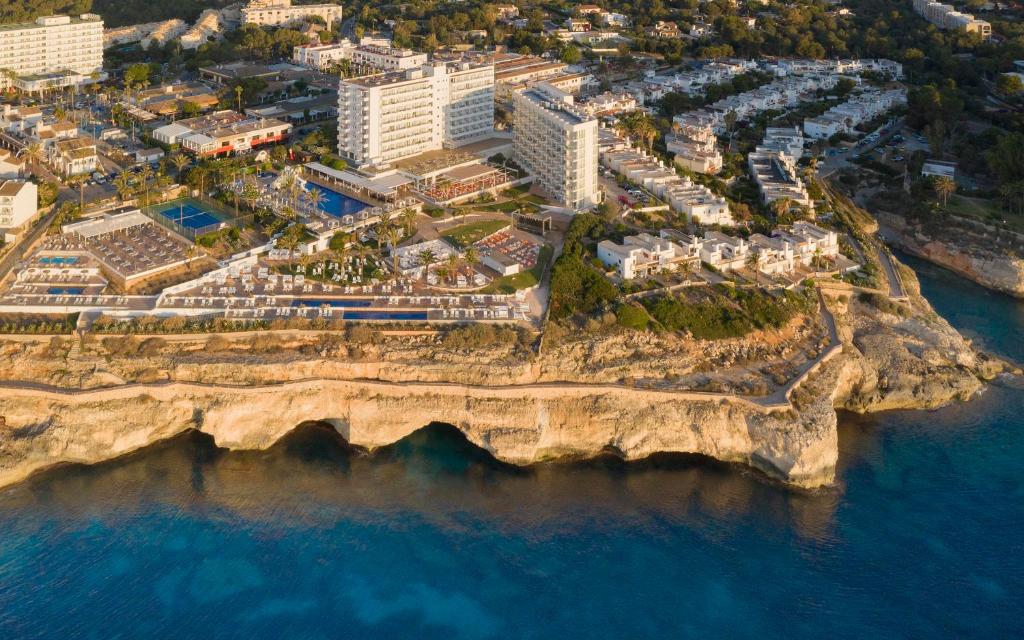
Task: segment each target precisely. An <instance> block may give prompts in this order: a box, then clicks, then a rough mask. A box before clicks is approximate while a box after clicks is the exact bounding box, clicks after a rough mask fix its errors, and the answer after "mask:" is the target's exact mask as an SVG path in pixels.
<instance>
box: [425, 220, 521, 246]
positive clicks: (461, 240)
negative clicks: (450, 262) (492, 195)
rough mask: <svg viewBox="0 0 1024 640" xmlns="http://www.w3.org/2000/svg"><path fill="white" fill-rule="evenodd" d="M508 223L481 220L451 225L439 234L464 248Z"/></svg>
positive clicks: (504, 221)
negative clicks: (455, 225)
mask: <svg viewBox="0 0 1024 640" xmlns="http://www.w3.org/2000/svg"><path fill="white" fill-rule="evenodd" d="M509 224H510V223H509V221H508V220H482V221H480V222H471V223H469V224H462V225H459V226H457V227H452V228H451V229H448V230H447V231H445V232H444V233H442V234H441V235H442V236H444V237H445V238H447V239H448V240H450V241H451V242H453V243H454V244H455V246H457V247H459V248H464V247H468V246H469V245H471V244H473V243H474V242H478V241H480V240H482V239H483V238H486V237H487V236H489V235H491V234H492V233H494V232H495V231H498V230H500V229H504V228H505V227H507V226H509Z"/></svg>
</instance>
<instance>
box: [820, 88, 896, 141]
mask: <svg viewBox="0 0 1024 640" xmlns="http://www.w3.org/2000/svg"><path fill="white" fill-rule="evenodd" d="M906 103H907V92H906V91H905V90H904V89H893V90H891V91H878V90H875V89H872V90H869V91H865V92H863V93H861V94H859V95H856V96H854V97H852V98H850V99H849V100H847V101H846V102H844V103H843V104H839V105H836V106H834V107H832V108H831V109H829V110H828V111H826V112H825V113H823V114H821V115H820V116H818V117H817V118H806V119H805V120H804V134H806V135H807V137H809V138H814V139H817V140H824V139H827V138H831V137H832V136H834V135H836V134H837V133H852V132H853V130H854V128H855V127H856V126H857V125H859V124H861V123H862V122H867V121H869V120H871V119H873V118H875V117H877V116H879V115H881V114H883V113H885V112H886V111H888V110H890V109H892V108H894V107H896V106H897V105H901V104H906Z"/></svg>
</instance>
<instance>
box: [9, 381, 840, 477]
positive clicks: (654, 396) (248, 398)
mask: <svg viewBox="0 0 1024 640" xmlns="http://www.w3.org/2000/svg"><path fill="white" fill-rule="evenodd" d="M0 413H2V414H3V415H5V416H6V417H7V422H8V426H7V428H6V430H5V432H4V433H3V434H2V435H0V485H2V484H7V483H10V482H14V481H17V480H19V479H22V478H24V477H25V476H26V475H27V474H29V473H31V472H32V471H34V470H36V469H39V468H42V467H45V466H48V465H51V464H54V463H55V462H97V461H100V460H106V459H109V458H113V457H116V456H118V455H121V454H124V453H128V452H130V451H133V450H135V449H137V448H139V447H141V446H144V445H146V444H148V443H151V442H154V441H157V440H160V439H163V438H167V437H170V436H172V435H175V434H177V433H179V432H181V431H183V430H186V429H199V430H201V431H203V432H206V433H209V434H210V435H212V436H213V437H214V439H215V441H216V442H217V444H218V445H220V446H223V447H228V448H233V449H261V448H266V447H268V446H270V445H271V444H273V443H274V442H275V441H277V440H278V439H279V438H281V437H282V436H283V435H284V434H286V433H287V432H288V431H290V430H291V429H292V428H293V427H294V426H295V425H297V424H299V423H301V422H303V421H306V420H323V421H325V422H328V423H330V424H332V425H334V426H335V427H336V428H337V430H338V431H339V432H340V433H341V435H342V436H343V437H345V439H346V440H348V441H349V442H350V443H352V444H354V445H359V446H362V447H366V448H368V449H374V448H377V447H381V446H384V445H388V444H391V443H393V442H396V441H398V440H400V439H402V438H404V437H406V436H407V435H409V434H410V433H412V432H413V431H416V430H417V429H420V428H421V427H423V426H425V425H427V424H429V423H431V422H435V421H436V422H446V423H451V424H453V425H455V426H456V427H457V428H458V429H460V430H461V431H462V432H463V433H464V434H465V436H466V437H467V439H468V440H469V441H470V442H472V443H474V444H476V445H477V446H479V447H481V448H483V449H485V450H487V451H488V452H490V453H491V454H492V455H494V456H495V457H496V458H498V459H499V460H503V461H506V462H510V463H514V464H529V463H534V462H538V461H544V460H551V459H558V458H564V457H584V456H586V457H589V456H594V455H597V454H599V453H602V452H605V451H607V450H609V448H612V449H614V450H616V451H618V452H619V453H621V455H622V456H623V457H624V458H626V459H639V458H644V457H647V456H650V455H651V454H654V453H660V452H687V453H699V454H704V455H708V456H712V457H715V458H718V459H720V460H726V461H736V462H744V463H747V464H751V465H753V466H755V467H757V468H760V469H762V470H763V471H765V472H766V473H768V474H769V475H772V476H774V477H778V478H780V479H782V480H785V481H786V482H789V483H792V484H794V485H797V486H804V487H816V486H820V485H823V484H829V483H831V482H832V481H833V479H834V472H835V463H836V457H837V437H836V420H835V413H834V412H833V411H832V410H831V403H830V400H829V399H828V398H827V397H824V398H823V399H822V400H821V401H819V402H817V403H811V405H809V406H808V407H807V408H806V409H805V410H804V411H802V412H801V413H799V414H796V415H794V414H792V413H791V412H789V411H777V410H775V411H770V410H767V409H765V408H763V407H761V406H758V405H756V404H754V403H751V402H749V401H747V400H743V399H740V398H729V397H724V396H707V395H701V394H696V393H694V394H679V393H668V392H657V391H649V390H640V389H630V388H625V387H610V386H609V387H599V386H594V387H582V386H569V385H564V386H559V385H544V386H540V385H537V386H534V387H531V388H529V389H514V388H484V387H466V386H459V385H429V384H401V385H395V384H383V383H370V382H356V381H335V380H322V381H316V382H299V383H286V384H281V385H274V386H271V387H214V386H203V385H196V384H185V383H170V384H163V385H147V386H144V387H136V388H132V387H118V388H114V389H102V390H93V391H85V392H78V393H74V394H65V393H55V392H48V391H39V390H33V389H21V390H12V392H10V393H7V394H5V396H4V397H3V398H2V399H0ZM39 416H48V417H47V418H46V419H45V420H44V421H41V422H40V421H38V420H39Z"/></svg>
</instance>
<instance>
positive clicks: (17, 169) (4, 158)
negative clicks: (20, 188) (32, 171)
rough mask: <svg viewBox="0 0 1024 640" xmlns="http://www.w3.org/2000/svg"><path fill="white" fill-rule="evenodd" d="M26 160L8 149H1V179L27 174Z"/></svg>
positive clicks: (12, 178) (20, 176) (11, 178)
mask: <svg viewBox="0 0 1024 640" xmlns="http://www.w3.org/2000/svg"><path fill="white" fill-rule="evenodd" d="M25 167H26V162H25V160H24V159H23V158H19V157H18V156H17V155H16V154H14V153H13V152H11V151H8V150H7V149H0V180H14V179H17V178H22V177H24V176H25V171H26V170H25Z"/></svg>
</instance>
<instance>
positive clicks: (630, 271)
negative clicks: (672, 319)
mask: <svg viewBox="0 0 1024 640" xmlns="http://www.w3.org/2000/svg"><path fill="white" fill-rule="evenodd" d="M670 234H671V235H670ZM681 238H685V239H687V240H688V241H684V242H683V243H682V244H679V243H676V242H673V240H677V239H681ZM597 258H598V260H600V261H601V262H602V263H604V265H605V266H606V267H614V268H615V271H616V275H618V276H619V278H621V279H623V280H632V279H633V278H636V277H647V276H649V275H652V274H655V273H665V272H672V271H678V270H679V269H680V268H695V267H696V266H697V265H698V264H699V263H700V245H699V241H697V239H696V238H690V237H689V236H686V235H685V234H681V233H676V234H673V233H672V232H671V231H662V232H661V233H660V234H659V235H658V236H653V235H651V234H649V233H641V234H639V235H635V236H626V237H625V238H623V239H622V244H615V243H614V242H612V241H611V240H602V241H601V242H599V243H598V244H597Z"/></svg>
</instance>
